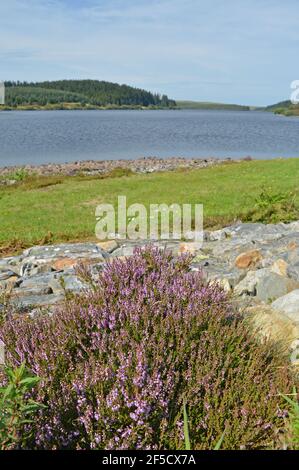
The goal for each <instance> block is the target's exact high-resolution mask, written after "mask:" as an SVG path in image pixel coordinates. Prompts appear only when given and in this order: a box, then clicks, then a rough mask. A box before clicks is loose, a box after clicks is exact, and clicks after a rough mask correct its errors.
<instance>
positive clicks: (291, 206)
mask: <svg viewBox="0 0 299 470" xmlns="http://www.w3.org/2000/svg"><path fill="white" fill-rule="evenodd" d="M295 198H296V193H295V192H276V193H274V192H272V191H271V190H270V189H266V188H263V189H262V191H261V193H260V194H259V196H258V197H257V198H256V200H255V206H254V207H253V209H250V210H249V211H248V212H247V213H246V214H243V215H241V218H242V220H244V221H246V222H249V221H250V222H263V223H277V222H291V221H293V220H298V219H299V208H298V206H297V204H296V202H295Z"/></svg>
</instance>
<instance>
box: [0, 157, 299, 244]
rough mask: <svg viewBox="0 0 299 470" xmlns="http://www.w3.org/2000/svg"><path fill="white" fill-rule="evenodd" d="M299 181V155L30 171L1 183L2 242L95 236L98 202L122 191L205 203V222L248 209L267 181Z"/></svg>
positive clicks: (144, 198) (130, 196)
mask: <svg viewBox="0 0 299 470" xmlns="http://www.w3.org/2000/svg"><path fill="white" fill-rule="evenodd" d="M298 182H299V160H298V159H288V160H271V161H250V162H242V163H235V164H225V165H220V166H218V167H213V168H208V169H200V170H192V171H189V170H188V171H176V172H167V173H153V174H146V175H131V176H122V177H113V178H112V177H110V178H104V179H103V178H100V177H87V176H81V177H80V176H76V177H64V176H61V177H60V176H54V177H39V178H37V177H29V178H27V179H25V180H24V181H22V182H20V183H18V184H17V185H15V186H11V187H4V186H0V214H1V226H0V247H2V252H5V250H7V249H8V248H9V247H11V248H12V249H13V248H14V247H15V248H16V249H17V248H18V247H19V248H22V247H24V246H28V245H32V244H35V243H38V242H49V241H51V242H58V241H62V240H80V239H81V240H83V239H84V240H87V239H94V238H95V236H94V228H95V216H94V211H95V207H96V206H97V204H99V203H103V202H105V203H113V204H116V201H117V196H118V195H126V196H127V201H128V204H131V203H133V202H139V203H143V204H145V205H146V206H147V207H148V206H149V204H150V203H166V204H171V203H173V202H176V203H192V204H195V203H203V204H204V216H205V224H206V226H216V225H221V224H225V223H229V222H231V221H233V220H234V219H235V218H236V217H238V216H240V214H241V213H244V212H246V211H248V210H250V209H251V208H252V207H253V206H254V204H255V200H256V198H257V197H258V195H259V194H260V192H261V190H262V188H263V187H265V188H267V190H270V191H273V192H274V193H278V192H286V191H296V190H297V188H298ZM296 198H297V202H299V197H298V196H296ZM49 232H50V233H51V235H50V234H49Z"/></svg>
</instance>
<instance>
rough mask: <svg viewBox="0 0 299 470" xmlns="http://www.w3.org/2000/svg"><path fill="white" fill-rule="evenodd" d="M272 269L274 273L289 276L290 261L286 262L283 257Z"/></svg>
mask: <svg viewBox="0 0 299 470" xmlns="http://www.w3.org/2000/svg"><path fill="white" fill-rule="evenodd" d="M271 271H272V272H273V273H276V274H279V275H280V276H287V275H288V263H286V262H285V261H284V260H283V259H278V260H276V261H275V262H274V263H273V264H272V266H271Z"/></svg>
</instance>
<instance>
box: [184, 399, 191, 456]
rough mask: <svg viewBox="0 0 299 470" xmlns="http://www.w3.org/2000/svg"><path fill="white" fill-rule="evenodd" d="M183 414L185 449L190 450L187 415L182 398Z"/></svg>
mask: <svg viewBox="0 0 299 470" xmlns="http://www.w3.org/2000/svg"><path fill="white" fill-rule="evenodd" d="M183 414H184V439H185V449H186V450H191V444H190V436H189V424H188V415H187V409H186V400H185V399H184V403H183Z"/></svg>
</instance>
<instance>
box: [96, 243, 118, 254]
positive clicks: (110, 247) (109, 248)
mask: <svg viewBox="0 0 299 470" xmlns="http://www.w3.org/2000/svg"><path fill="white" fill-rule="evenodd" d="M97 246H99V247H100V248H101V249H102V250H104V251H107V253H112V251H114V250H116V248H118V243H117V242H116V241H115V240H107V241H105V242H99V243H97Z"/></svg>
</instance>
